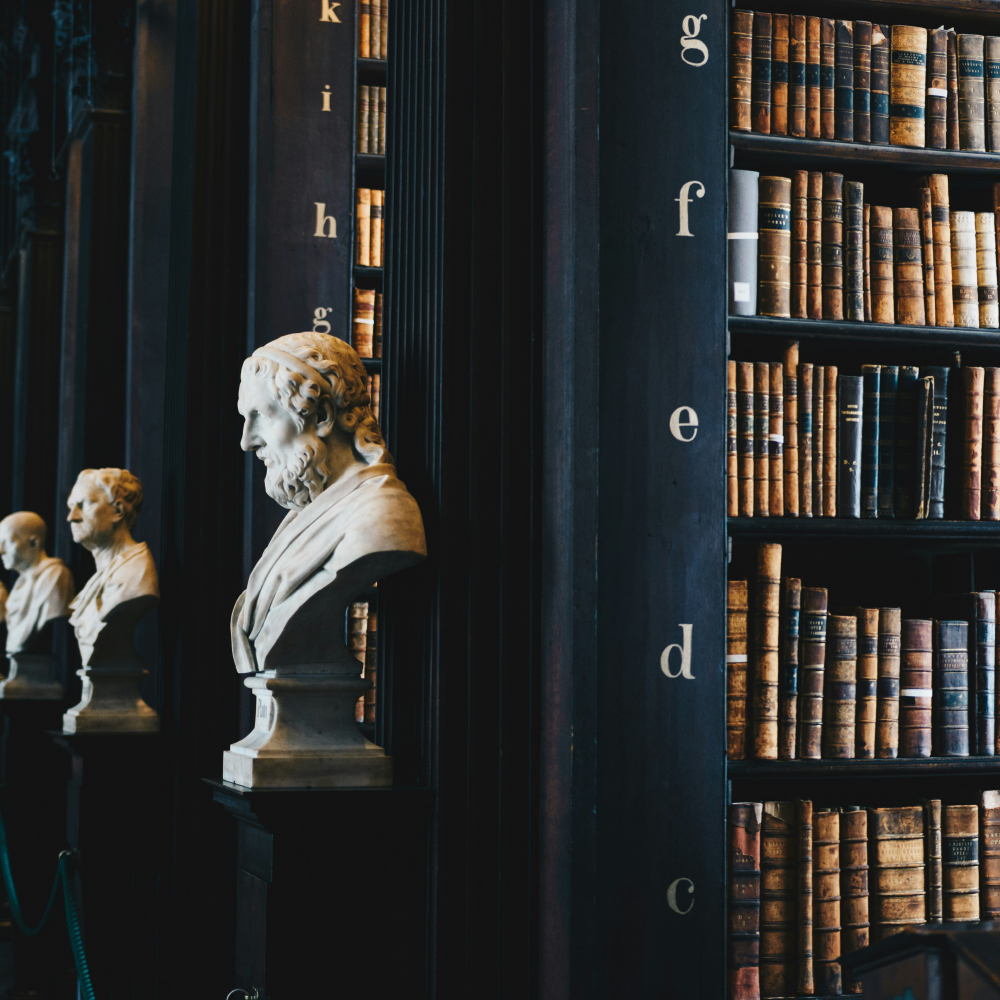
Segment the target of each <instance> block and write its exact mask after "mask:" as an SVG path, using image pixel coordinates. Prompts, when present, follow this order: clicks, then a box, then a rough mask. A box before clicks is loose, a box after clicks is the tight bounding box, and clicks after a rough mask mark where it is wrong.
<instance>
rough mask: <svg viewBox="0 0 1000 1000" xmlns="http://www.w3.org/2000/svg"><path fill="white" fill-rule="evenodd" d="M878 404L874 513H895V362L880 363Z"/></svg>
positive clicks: (897, 368)
mask: <svg viewBox="0 0 1000 1000" xmlns="http://www.w3.org/2000/svg"><path fill="white" fill-rule="evenodd" d="M881 368H882V372H881V375H880V376H879V395H880V397H881V398H880V399H879V407H878V426H879V430H878V516H879V517H882V518H891V517H894V516H895V489H896V397H897V395H898V390H899V366H898V365H882V366H881Z"/></svg>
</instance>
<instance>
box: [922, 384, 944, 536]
mask: <svg viewBox="0 0 1000 1000" xmlns="http://www.w3.org/2000/svg"><path fill="white" fill-rule="evenodd" d="M920 374H921V375H922V376H924V377H927V376H930V377H931V378H933V379H934V413H933V419H932V422H931V462H930V489H929V490H928V495H927V517H928V518H930V519H931V520H934V521H940V520H941V519H942V518H943V517H944V490H945V478H944V476H945V458H946V449H947V444H948V440H947V435H948V369H947V368H944V367H939V366H933V365H932V366H928V367H926V368H921V369H920Z"/></svg>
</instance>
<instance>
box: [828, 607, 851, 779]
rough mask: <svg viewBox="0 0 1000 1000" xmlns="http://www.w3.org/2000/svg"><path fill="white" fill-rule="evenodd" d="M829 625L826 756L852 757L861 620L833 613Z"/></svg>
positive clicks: (832, 757) (837, 757)
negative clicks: (859, 623)
mask: <svg viewBox="0 0 1000 1000" xmlns="http://www.w3.org/2000/svg"><path fill="white" fill-rule="evenodd" d="M827 628H828V632H829V635H828V639H827V643H828V646H829V650H830V655H829V657H828V659H829V661H830V662H829V663H828V664H827V666H826V673H825V677H824V681H823V744H822V745H823V756H824V757H826V758H831V759H834V758H836V759H848V758H852V757H853V756H854V727H855V719H856V716H855V710H856V707H857V694H858V693H857V669H858V638H857V635H858V632H857V629H858V622H857V619H856V618H850V617H848V616H846V615H830V618H829V621H828V625H827Z"/></svg>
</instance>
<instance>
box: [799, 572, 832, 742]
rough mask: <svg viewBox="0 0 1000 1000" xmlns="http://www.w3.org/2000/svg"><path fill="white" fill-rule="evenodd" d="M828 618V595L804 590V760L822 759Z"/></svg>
mask: <svg viewBox="0 0 1000 1000" xmlns="http://www.w3.org/2000/svg"><path fill="white" fill-rule="evenodd" d="M827 617H828V615H827V594H826V591H825V590H824V589H822V588H820V587H803V588H802V621H801V626H800V636H799V757H800V758H802V759H803V760H819V759H820V756H821V748H822V740H821V737H822V730H823V673H824V666H825V663H826V623H827Z"/></svg>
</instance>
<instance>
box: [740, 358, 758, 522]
mask: <svg viewBox="0 0 1000 1000" xmlns="http://www.w3.org/2000/svg"><path fill="white" fill-rule="evenodd" d="M753 382H754V367H753V362H752V361H737V362H736V407H737V414H736V417H737V430H738V439H737V449H738V459H739V464H738V466H737V468H738V470H739V482H738V486H739V502H740V517H753V506H754V504H753V500H754V475H753V474H754V440H753V439H754V433H753V432H754V392H753Z"/></svg>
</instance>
